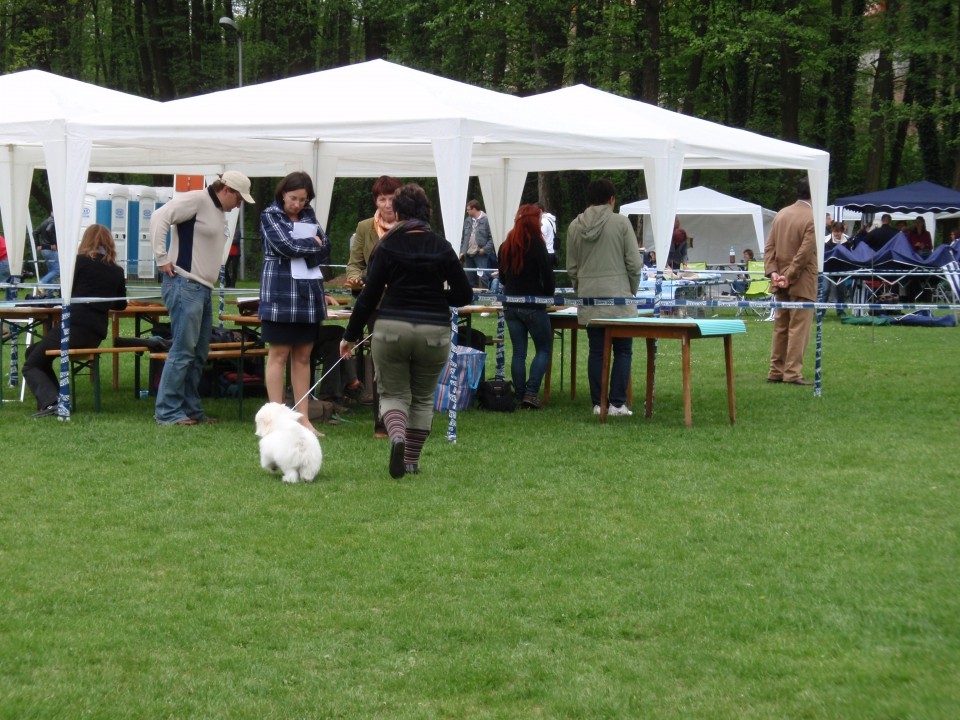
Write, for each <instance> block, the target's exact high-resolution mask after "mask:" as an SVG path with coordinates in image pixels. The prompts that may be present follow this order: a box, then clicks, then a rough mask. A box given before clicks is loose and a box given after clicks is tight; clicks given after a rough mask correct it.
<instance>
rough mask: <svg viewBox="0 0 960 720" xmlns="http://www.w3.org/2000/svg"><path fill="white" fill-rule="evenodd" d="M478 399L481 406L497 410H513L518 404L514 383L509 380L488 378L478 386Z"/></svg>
mask: <svg viewBox="0 0 960 720" xmlns="http://www.w3.org/2000/svg"><path fill="white" fill-rule="evenodd" d="M477 401H478V402H479V403H480V407H482V408H484V409H485V410H493V411H495V412H513V411H514V409H515V408H516V406H517V396H516V394H514V392H513V383H512V382H510V381H509V380H487V381H485V382H482V383H480V387H479V388H477Z"/></svg>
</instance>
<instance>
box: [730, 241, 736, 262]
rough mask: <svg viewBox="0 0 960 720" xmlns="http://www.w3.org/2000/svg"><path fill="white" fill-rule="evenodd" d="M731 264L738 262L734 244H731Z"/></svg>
mask: <svg viewBox="0 0 960 720" xmlns="http://www.w3.org/2000/svg"><path fill="white" fill-rule="evenodd" d="M730 264H731V265H736V264H737V251H736V250H734V249H733V245H731V246H730Z"/></svg>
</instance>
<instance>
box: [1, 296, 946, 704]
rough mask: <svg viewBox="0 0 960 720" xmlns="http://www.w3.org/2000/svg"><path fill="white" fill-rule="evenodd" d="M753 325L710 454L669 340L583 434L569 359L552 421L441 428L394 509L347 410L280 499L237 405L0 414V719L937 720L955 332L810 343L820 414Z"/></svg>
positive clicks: (714, 406) (850, 335)
mask: <svg viewBox="0 0 960 720" xmlns="http://www.w3.org/2000/svg"><path fill="white" fill-rule="evenodd" d="M477 325H479V326H480V327H481V329H484V330H486V331H488V332H493V319H492V318H488V319H480V318H477ZM770 330H771V324H770V323H762V322H755V321H752V320H750V321H748V332H747V334H746V335H740V336H736V337H735V339H734V356H735V370H736V382H737V387H736V391H737V414H738V421H737V424H736V425H735V426H731V425H729V423H728V421H727V412H726V392H725V383H724V379H723V353H722V344H721V343H720V341H716V342H711V341H709V340H703V341H697V342H695V343H693V345H692V353H693V359H692V363H693V371H692V377H693V420H694V426H693V427H692V428H686V427H684V424H683V408H682V396H681V385H680V351H679V345H678V344H677V343H675V342H669V341H663V342H661V343H660V355H659V359H658V375H657V380H658V382H657V387H656V398H657V404H656V414H655V415H654V417H653V418H651V419H645V418H644V417H643V414H642V400H641V395H642V383H643V372H644V357H643V355H644V353H643V344H642V343H640V342H638V343H636V344H635V354H634V379H635V386H636V388H637V400H636V402H635V404H634V410H635V413H636V414H635V415H634V416H633V417H629V418H610V419H609V421H608V424H607V425H605V426H601V425H600V424H599V423H598V421H597V418H596V417H594V416H593V415H592V414H591V412H590V401H589V393H588V391H587V382H586V375H585V369H586V350H585V348H586V339H585V336H583V335H582V334H581V336H580V347H581V357H580V362H579V368H580V376H579V377H578V396H577V398H576V400H573V401H571V400H570V397H569V391H568V390H569V386H568V383H569V378H566V383H565V385H564V388H563V389H562V390H561V388H560V386H559V366H558V364H556V363H555V366H554V386H553V388H552V399H551V404H550V405H549V407H547V408H545V409H544V410H542V411H524V412H520V411H518V412H515V413H513V414H502V413H501V414H497V413H488V412H484V411H479V410H471V411H468V412H465V413H462V414H461V416H460V437H459V441H458V442H457V443H456V444H453V445H452V444H449V443H447V442H446V441H445V440H444V439H443V430H444V429H445V426H446V421H445V418H444V417H441V416H438V418H437V422H436V424H435V426H434V435H433V436H432V437H431V438H430V440H429V441H428V443H427V446H426V449H425V451H424V457H423V459H422V468H423V472H422V473H421V474H420V475H418V476H408V477H406V478H404V479H403V480H401V481H399V482H398V481H394V480H391V479H390V477H389V475H388V474H387V456H388V446H387V444H386V442H385V441H376V440H374V439H373V437H372V419H371V413H370V410H369V409H367V408H361V409H358V410H355V411H354V412H353V413H352V414H351V416H350V418H351V420H352V422H350V423H348V424H345V425H341V426H337V427H327V428H325V430H326V433H327V436H326V438H324V439H323V441H322V443H323V449H324V454H325V462H324V466H323V469H322V471H321V474H320V476H319V477H318V480H317V482H315V483H313V484H310V485H296V486H290V485H284V484H282V483H281V482H280V481H279V479H278V478H277V476H268V475H266V474H265V473H264V472H263V471H262V470H261V469H260V467H259V464H258V452H257V444H256V438H255V437H254V435H253V422H252V416H253V412H254V410H255V408H256V406H257V403H256V401H254V402H251V403H249V404H248V405H247V407H246V418H245V420H244V421H243V422H241V421H239V420H238V419H237V407H236V401H233V400H213V401H208V402H207V403H206V408H207V411H208V413H209V414H212V415H218V416H219V417H220V418H221V419H222V422H221V423H220V424H218V425H214V426H198V427H168V428H161V427H158V426H157V425H156V424H155V423H154V422H153V418H152V411H153V407H152V402H151V401H149V400H144V401H136V400H134V399H133V398H132V397H131V395H132V392H131V387H132V359H131V358H129V357H126V356H125V357H124V360H123V363H124V368H125V373H126V376H125V378H124V380H123V383H122V385H123V387H122V389H121V391H120V392H118V393H115V392H113V391H112V390H110V389H109V382H107V383H105V386H106V387H105V391H104V398H103V405H104V407H103V411H102V412H101V413H100V414H98V415H97V414H94V413H93V412H92V399H91V397H90V389H89V387H88V386H87V383H86V382H85V381H82V382H81V397H80V407H79V410H78V412H77V413H76V414H75V415H74V417H73V419H72V420H71V421H70V422H69V423H61V422H58V421H57V420H56V419H52V418H44V419H41V420H33V419H31V418H30V417H29V414H30V412H31V411H32V409H33V405H32V399H31V398H29V397H28V401H27V403H24V404H20V403H19V402H6V403H5V404H4V406H3V408H2V409H0V438H2V441H3V452H4V460H5V462H4V473H3V481H2V482H0V718H18V719H23V718H77V717H84V718H103V719H108V718H109V719H115V718H158V717H170V718H361V717H381V718H438V717H445V718H525V717H530V718H540V717H543V718H628V717H629V718H658V719H659V718H677V719H680V718H683V719H685V720H686V719H689V718H710V719H713V718H737V719H742V718H757V719H764V720H765V719H767V718H823V719H833V718H863V719H864V720H867V719H869V720H874V719H876V718H916V719H918V720H919V719H928V718H934V719H937V718H943V719H944V720H952V719H954V718H957V717H960V487H958V475H960V473H958V470H957V460H956V458H957V450H956V448H957V444H958V441H960V419H958V412H957V409H958V403H960V374H958V372H957V358H958V353H960V331H958V330H957V329H956V328H954V329H949V328H948V329H941V328H908V327H903V328H901V327H863V326H859V327H855V326H841V325H840V324H839V323H838V322H837V320H836V318H835V317H833V316H832V315H831V316H830V317H828V318H827V319H826V321H825V323H824V350H823V367H824V385H823V395H822V397H819V398H816V397H814V396H813V393H812V390H811V389H810V388H801V387H795V386H782V385H769V384H767V383H765V382H764V379H765V376H766V366H767V357H768V350H769V341H770ZM568 348H569V344H568ZM555 352H558V353H559V344H557V345H556V348H555ZM508 355H509V349H508ZM813 357H814V348H813V343H812V342H811V347H810V352H809V356H808V362H807V370H808V374H809V375H810V376H811V377H812V373H813V364H814V363H813ZM566 362H567V365H566V370H567V371H568V369H569V364H568V363H569V360H567V361H566ZM492 363H493V355H492V354H491V355H490V358H489V361H488V375H490V374H492ZM6 367H8V364H7V361H6V359H5V361H4V368H6ZM10 395H11V391H10V389H9V388H5V391H4V397H6V398H9V397H10Z"/></svg>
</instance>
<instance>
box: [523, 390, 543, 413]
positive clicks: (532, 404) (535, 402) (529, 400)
mask: <svg viewBox="0 0 960 720" xmlns="http://www.w3.org/2000/svg"><path fill="white" fill-rule="evenodd" d="M520 407H524V408H529V409H531V410H539V409H540V408H542V407H543V403H542V402H540V398H538V397H537V396H536V395H531V394H530V393H527V394H526V395H524V396H523V400H521V401H520Z"/></svg>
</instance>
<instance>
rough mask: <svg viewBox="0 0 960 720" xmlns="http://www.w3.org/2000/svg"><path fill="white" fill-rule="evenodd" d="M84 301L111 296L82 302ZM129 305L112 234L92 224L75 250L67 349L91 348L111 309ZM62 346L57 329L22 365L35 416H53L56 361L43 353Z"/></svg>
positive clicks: (99, 339)
mask: <svg viewBox="0 0 960 720" xmlns="http://www.w3.org/2000/svg"><path fill="white" fill-rule="evenodd" d="M85 298H109V299H106V300H102V301H98V302H86V301H85ZM125 307H127V283H126V279H125V276H124V272H123V268H121V267H120V266H119V265H117V249H116V246H115V245H114V244H113V235H112V234H111V233H110V230H109V229H108V228H106V227H104V226H103V225H91V226H90V227H88V228H87V229H86V231H85V232H84V233H83V238H82V239H81V240H80V247H79V248H78V249H77V264H76V267H75V269H74V273H73V300H72V303H71V306H70V347H72V348H95V347H99V346H100V343H102V342H103V339H104V338H105V337H106V336H107V321H108V313H109V311H110V310H123V309H124V308H125ZM59 347H60V328H59V327H57V328H55V329H54V330H53V331H52V332H48V333H46V334H45V335H44V336H43V338H42V339H41V340H40V342H38V343H36V344H35V345H31V346H30V349H29V350H27V357H26V360H25V361H24V363H23V378H24V380H26V381H27V387H29V388H30V392H32V393H33V395H34V397H36V398H37V407H38V408H39V409H38V411H37V412H35V413H34V414H33V417H46V416H48V415H56V414H57V396H58V395H59V392H60V383H59V380H58V379H57V375H56V374H55V373H54V372H53V364H54V362H60V358H59V357H50V356H48V355H47V350H55V349H58V348H59Z"/></svg>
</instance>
